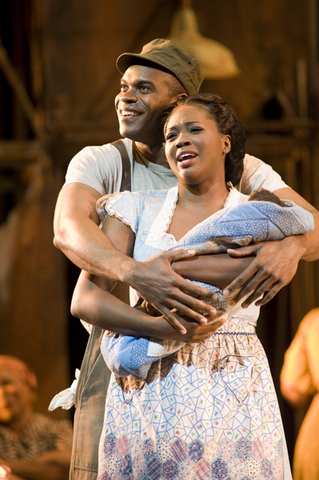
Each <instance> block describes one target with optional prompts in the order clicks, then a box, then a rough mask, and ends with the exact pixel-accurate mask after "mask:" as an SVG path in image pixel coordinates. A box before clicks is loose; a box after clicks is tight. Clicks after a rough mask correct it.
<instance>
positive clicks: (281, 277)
mask: <svg viewBox="0 0 319 480" xmlns="http://www.w3.org/2000/svg"><path fill="white" fill-rule="evenodd" d="M274 193H275V194H276V195H277V196H278V197H279V198H281V199H283V200H285V199H286V200H292V201H293V202H295V203H296V204H297V205H299V206H300V207H303V208H305V209H306V210H308V211H309V212H311V213H312V214H313V217H314V223H315V227H314V230H313V231H312V232H308V233H306V234H304V235H293V236H291V237H286V238H284V239H283V240H281V241H275V242H266V243H263V244H259V245H258V244H257V245H251V246H248V247H243V248H239V249H237V250H228V253H229V254H230V255H231V256H233V257H242V256H246V255H256V257H255V258H254V260H253V261H252V262H251V264H250V265H249V266H248V267H247V268H246V270H244V272H243V273H242V274H241V275H239V277H237V278H236V279H235V280H234V281H233V282H231V284H230V285H229V286H227V287H226V289H225V291H224V293H225V294H226V295H230V294H231V293H232V292H233V291H234V290H237V289H241V291H240V293H239V295H238V297H237V302H239V301H240V300H241V299H242V298H243V297H245V296H246V295H249V294H251V295H250V296H249V297H248V298H247V299H246V300H245V302H244V303H243V307H248V306H249V305H250V304H251V303H253V302H255V301H256V300H257V299H258V298H260V297H262V298H261V299H260V300H259V301H258V302H256V305H265V304H266V303H267V302H269V301H270V300H271V299H272V298H273V297H274V296H275V295H276V294H277V293H278V292H279V290H280V289H281V288H282V287H284V286H285V285H287V284H288V283H289V282H290V281H291V280H292V278H293V277H294V275H295V273H296V271H297V268H298V263H299V260H301V259H303V260H308V261H313V260H317V259H318V258H319V212H318V211H317V210H316V209H315V208H314V207H313V206H312V205H311V204H310V203H308V202H307V201H306V200H305V199H304V198H302V197H301V196H300V195H298V193H296V192H295V191H294V190H292V189H291V188H282V189H279V190H276V191H275V192H274Z"/></svg>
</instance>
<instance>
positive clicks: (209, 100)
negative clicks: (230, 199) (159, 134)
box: [162, 93, 246, 186]
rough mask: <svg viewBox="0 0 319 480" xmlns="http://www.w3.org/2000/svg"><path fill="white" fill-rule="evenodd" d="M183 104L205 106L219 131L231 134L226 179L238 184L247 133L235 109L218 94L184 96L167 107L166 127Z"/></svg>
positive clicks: (164, 120)
mask: <svg viewBox="0 0 319 480" xmlns="http://www.w3.org/2000/svg"><path fill="white" fill-rule="evenodd" d="M182 105H184V106H196V107H201V108H204V109H205V110H206V111H207V113H208V114H209V116H210V117H211V118H212V119H213V120H214V121H215V122H216V125H217V128H218V130H219V132H220V133H221V134H223V135H229V136H230V139H231V150H230V152H229V153H227V154H226V158H225V181H226V182H232V184H233V185H234V186H236V185H238V183H239V181H240V179H241V176H242V173H243V170H244V157H245V153H246V133H245V129H244V127H243V125H242V123H241V122H240V120H239V118H238V117H237V115H236V114H235V112H234V110H233V109H232V108H231V107H230V105H228V103H226V101H225V100H224V99H223V98H221V97H219V96H218V95H215V94H213V93H197V94H196V95H192V96H191V97H183V98H181V99H180V100H178V101H177V102H176V103H173V104H172V105H170V106H169V107H168V108H167V110H166V111H165V113H164V118H163V123H162V125H163V127H164V128H165V126H166V124H167V122H168V120H169V118H170V117H171V115H172V113H173V112H174V110H175V109H176V108H178V107H179V106H182Z"/></svg>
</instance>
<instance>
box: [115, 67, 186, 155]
mask: <svg viewBox="0 0 319 480" xmlns="http://www.w3.org/2000/svg"><path fill="white" fill-rule="evenodd" d="M170 79H171V75H170V74H169V73H165V72H162V71H160V70H156V69H154V68H150V67H144V66H141V65H132V66H131V67H129V68H128V69H127V70H126V72H125V73H124V75H123V77H122V79H121V92H120V93H119V94H118V95H117V96H116V98H115V108H116V111H117V116H118V119H119V128H120V134H121V135H122V136H123V137H126V138H130V139H131V140H134V141H135V142H140V143H144V144H146V145H150V146H152V145H157V144H160V143H162V141H163V136H162V132H161V129H160V127H159V125H160V120H161V118H162V115H163V111H164V110H165V108H166V107H167V106H168V105H169V104H170V103H173V102H175V100H177V96H176V95H174V96H172V94H171V93H170V88H169V83H168V82H169V81H170Z"/></svg>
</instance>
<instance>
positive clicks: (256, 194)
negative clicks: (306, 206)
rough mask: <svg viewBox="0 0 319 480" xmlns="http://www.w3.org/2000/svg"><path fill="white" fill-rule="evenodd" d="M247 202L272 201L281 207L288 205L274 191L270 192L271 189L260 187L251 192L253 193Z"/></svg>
mask: <svg viewBox="0 0 319 480" xmlns="http://www.w3.org/2000/svg"><path fill="white" fill-rule="evenodd" d="M246 201H247V202H253V201H254V202H272V203H276V204H277V205H279V206H280V207H287V204H286V203H285V202H283V201H282V200H280V198H279V197H277V195H275V194H274V193H273V192H270V191H269V190H266V189H265V188H262V187H260V188H258V189H257V190H254V191H253V192H251V194H250V195H249V196H248V198H247V199H246Z"/></svg>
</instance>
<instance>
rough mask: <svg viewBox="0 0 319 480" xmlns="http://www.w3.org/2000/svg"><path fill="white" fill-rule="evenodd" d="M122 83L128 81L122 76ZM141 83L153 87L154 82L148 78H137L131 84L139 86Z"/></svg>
mask: <svg viewBox="0 0 319 480" xmlns="http://www.w3.org/2000/svg"><path fill="white" fill-rule="evenodd" d="M122 83H128V82H127V81H126V80H125V78H124V77H122V78H121V84H122ZM143 85H149V86H150V87H153V88H154V83H153V82H151V81H150V80H143V79H139V80H136V81H135V82H134V83H133V86H134V87H140V86H143Z"/></svg>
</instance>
